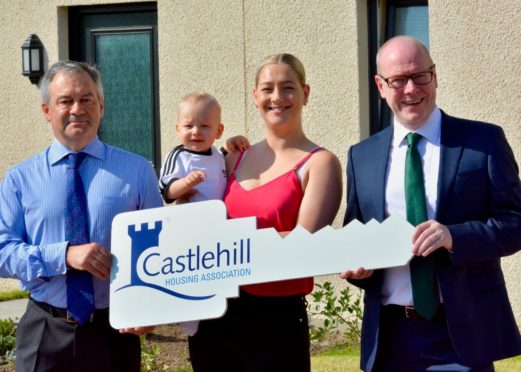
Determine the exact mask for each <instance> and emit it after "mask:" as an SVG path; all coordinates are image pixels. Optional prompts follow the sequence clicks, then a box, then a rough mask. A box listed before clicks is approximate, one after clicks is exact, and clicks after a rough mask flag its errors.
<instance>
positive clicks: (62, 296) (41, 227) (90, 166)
mask: <svg viewBox="0 0 521 372" xmlns="http://www.w3.org/2000/svg"><path fill="white" fill-rule="evenodd" d="M83 151H84V152H86V153H87V154H88V155H89V156H87V157H86V158H85V160H84V161H83V162H82V163H81V166H80V168H79V172H80V175H81V178H82V180H83V184H84V188H85V193H86V196H87V208H88V221H89V234H90V241H91V242H97V243H99V244H101V245H102V246H103V247H105V248H107V249H109V250H110V231H111V224H112V219H113V218H114V216H115V215H117V214H118V213H121V212H127V211H134V210H138V209H147V208H154V207H160V206H162V201H161V195H160V193H159V189H158V186H157V178H156V175H155V173H154V171H153V169H152V167H151V166H150V163H149V162H148V161H147V160H146V159H144V158H142V157H140V156H138V155H135V154H132V153H129V152H127V151H124V150H121V149H119V148H116V147H112V146H109V145H106V144H104V143H102V142H100V141H99V139H98V138H97V137H96V138H95V139H94V140H93V141H92V142H91V143H90V144H89V145H88V146H87V147H86V148H85V149H84V150H83ZM70 152H71V150H69V149H68V148H66V147H65V146H63V145H62V144H61V143H60V142H58V141H57V140H54V141H53V143H52V144H51V145H50V146H49V147H48V148H47V149H45V150H44V151H43V152H41V153H39V154H37V155H35V156H33V157H31V158H29V159H27V160H26V161H24V162H22V163H20V164H18V165H16V166H14V167H13V168H12V169H10V170H9V171H8V172H7V174H6V175H5V177H4V180H3V182H2V183H1V185H0V277H7V278H16V279H19V280H20V281H21V284H22V289H24V290H25V289H28V290H29V291H30V292H31V297H32V298H34V299H35V300H36V301H41V302H46V303H48V304H51V305H53V306H56V307H61V308H66V307H67V293H66V292H67V291H66V284H65V273H66V271H67V266H66V263H65V253H66V248H67V245H68V242H67V241H66V240H65V219H64V210H65V203H66V197H65V188H66V172H67V164H66V163H67V159H66V156H67V155H68V154H69V153H70ZM94 297H95V305H96V308H105V307H108V306H109V280H99V279H96V278H94Z"/></svg>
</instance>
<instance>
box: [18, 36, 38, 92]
mask: <svg viewBox="0 0 521 372" xmlns="http://www.w3.org/2000/svg"><path fill="white" fill-rule="evenodd" d="M22 75H24V76H28V77H29V80H31V83H33V84H38V81H40V77H42V76H43V44H42V42H41V40H40V38H39V37H38V36H37V35H35V34H31V35H29V37H28V38H27V39H26V40H25V41H24V43H23V44H22Z"/></svg>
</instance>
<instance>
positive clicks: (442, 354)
mask: <svg viewBox="0 0 521 372" xmlns="http://www.w3.org/2000/svg"><path fill="white" fill-rule="evenodd" d="M395 371H400V372H420V371H462V372H463V371H466V372H493V371H494V365H493V364H492V363H490V364H487V365H482V366H467V365H465V364H464V363H463V361H461V359H460V358H459V357H458V355H457V354H456V351H455V350H454V348H453V346H452V342H451V340H450V336H449V331H448V328H447V319H446V318H445V312H444V311H443V307H441V308H440V310H439V311H438V313H437V314H436V315H435V317H434V318H433V319H432V320H426V319H422V318H421V319H420V318H407V317H406V316H405V311H404V308H403V307H401V306H395V305H388V306H382V312H381V317H380V335H379V340H378V351H377V356H376V361H375V365H374V367H373V369H372V370H371V372H395Z"/></svg>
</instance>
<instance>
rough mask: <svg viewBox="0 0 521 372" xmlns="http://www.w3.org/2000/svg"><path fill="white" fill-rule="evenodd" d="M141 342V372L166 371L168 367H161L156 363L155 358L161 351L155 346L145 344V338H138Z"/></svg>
mask: <svg viewBox="0 0 521 372" xmlns="http://www.w3.org/2000/svg"><path fill="white" fill-rule="evenodd" d="M140 341H141V371H143V372H151V371H166V370H167V369H168V366H166V365H161V363H160V362H158V360H157V357H158V356H159V353H160V352H161V349H160V348H159V346H157V345H151V344H149V343H148V342H147V340H146V336H141V337H140Z"/></svg>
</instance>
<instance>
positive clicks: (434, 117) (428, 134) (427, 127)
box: [393, 106, 441, 147]
mask: <svg viewBox="0 0 521 372" xmlns="http://www.w3.org/2000/svg"><path fill="white" fill-rule="evenodd" d="M410 132H411V130H410V129H407V128H405V127H404V126H403V125H402V124H400V123H399V122H398V121H396V120H394V131H393V146H395V147H398V146H400V145H401V144H405V143H406V141H405V137H406V136H407V134H409V133H410ZM414 132H415V133H418V134H421V135H422V137H424V138H426V139H427V140H428V141H429V142H431V143H433V144H434V145H439V144H440V134H441V110H440V108H439V107H438V106H435V107H434V110H432V112H431V114H430V116H429V118H428V119H427V121H426V122H425V124H423V125H422V126H421V127H420V128H418V129H417V130H415V131H414Z"/></svg>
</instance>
